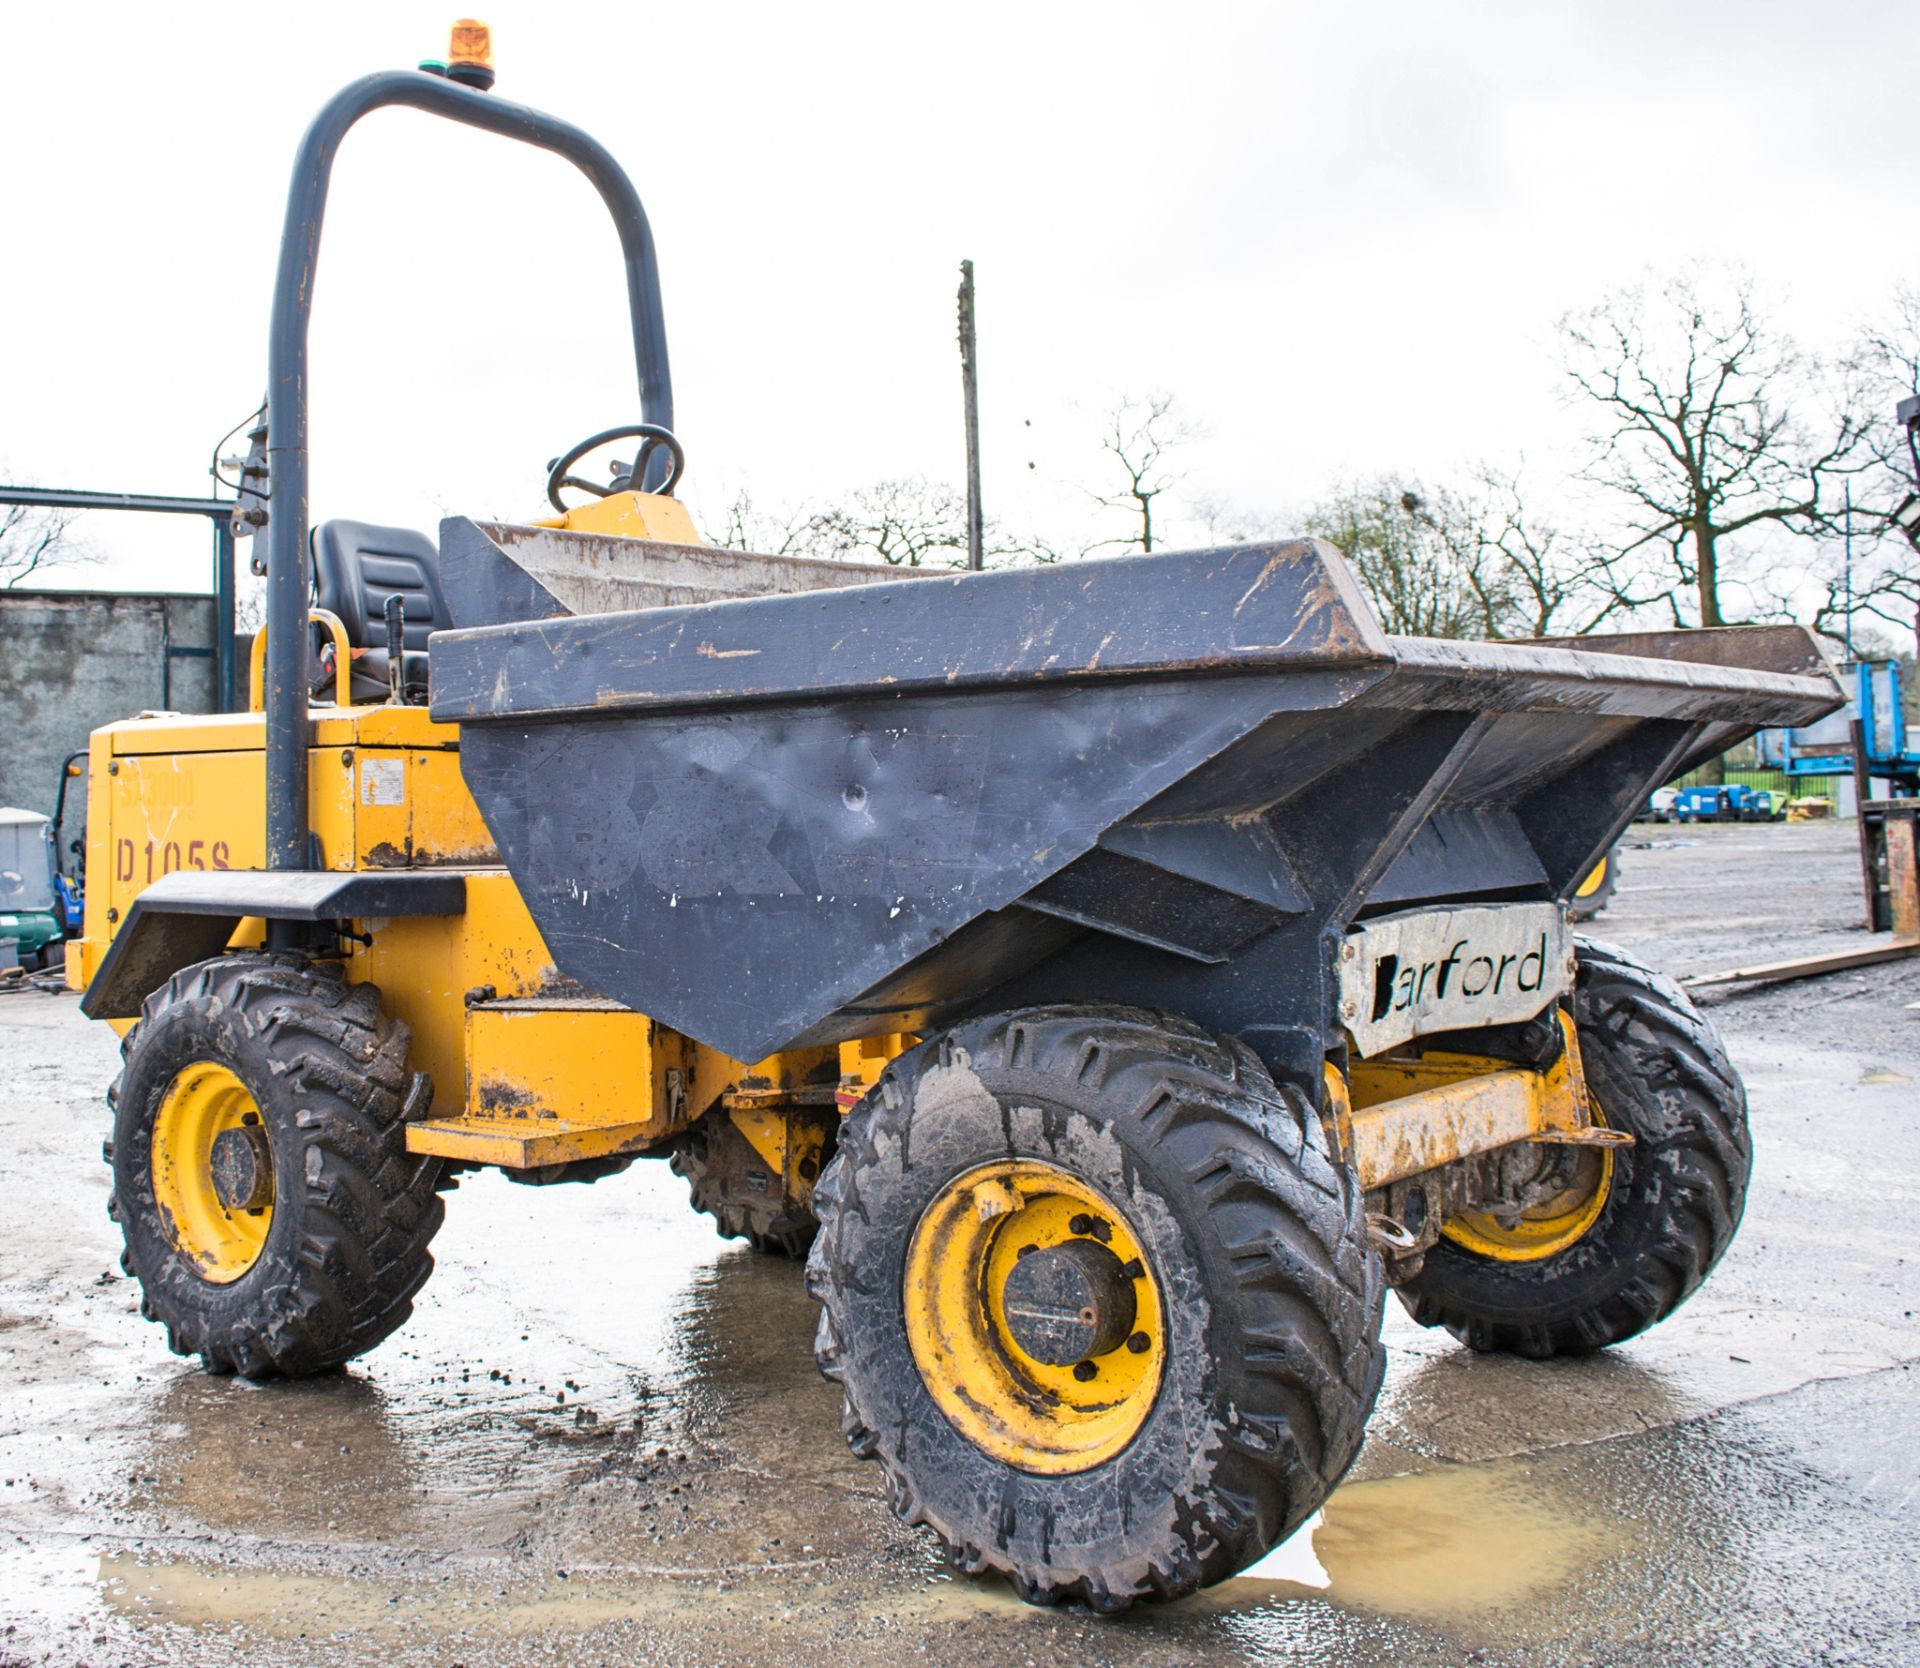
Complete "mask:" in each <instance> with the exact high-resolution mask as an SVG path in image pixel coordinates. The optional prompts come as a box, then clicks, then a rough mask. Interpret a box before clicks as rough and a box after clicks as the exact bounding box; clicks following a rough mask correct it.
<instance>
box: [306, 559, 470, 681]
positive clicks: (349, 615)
mask: <svg viewBox="0 0 1920 1668" xmlns="http://www.w3.org/2000/svg"><path fill="white" fill-rule="evenodd" d="M313 571H314V582H315V583H314V601H315V603H316V604H317V605H318V606H319V607H321V608H324V609H326V610H327V611H328V612H329V613H333V614H337V615H339V616H340V622H341V624H343V625H344V626H345V627H346V628H347V641H348V642H349V643H351V644H352V645H353V649H354V656H353V683H352V693H353V699H354V700H355V701H356V702H359V701H384V700H385V699H386V698H387V694H388V690H389V687H390V686H389V683H388V678H387V598H388V597H390V596H398V597H399V598H400V600H401V605H402V607H403V608H404V609H405V610H406V631H405V634H404V639H403V640H404V642H405V644H406V649H405V652H404V654H403V655H402V657H401V665H400V669H401V689H402V692H403V694H404V696H405V698H406V700H408V701H409V702H413V703H416V704H418V703H424V702H425V700H426V698H427V638H428V636H429V634H431V633H433V632H436V631H445V630H446V629H447V628H448V627H449V626H451V625H452V624H453V616H452V614H450V613H449V612H448V610H447V599H446V596H445V595H444V594H443V593H442V591H441V589H440V552H439V550H438V549H437V548H436V547H435V545H434V542H433V540H432V539H430V538H428V537H427V535H426V534H425V533H416V532H414V531H413V530H412V529H411V528H407V527H374V526H371V525H369V524H368V523H367V522H364V521H323V522H321V524H320V525H319V526H318V527H316V528H314V530H313ZM330 640H331V639H330V638H329V637H328V635H327V634H326V633H324V632H322V633H321V641H322V645H323V647H324V645H325V644H326V643H327V642H329V641H330ZM328 660H329V662H330V661H331V656H328ZM316 689H317V690H318V692H320V693H323V694H326V695H331V694H332V691H333V676H332V673H331V671H330V670H329V671H328V672H327V673H326V675H325V677H324V681H317V682H316Z"/></svg>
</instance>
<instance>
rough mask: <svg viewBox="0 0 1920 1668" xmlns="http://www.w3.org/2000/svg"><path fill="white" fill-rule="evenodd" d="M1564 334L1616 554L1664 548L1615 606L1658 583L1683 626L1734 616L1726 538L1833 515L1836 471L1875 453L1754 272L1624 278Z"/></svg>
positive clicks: (1590, 474) (1805, 527)
mask: <svg viewBox="0 0 1920 1668" xmlns="http://www.w3.org/2000/svg"><path fill="white" fill-rule="evenodd" d="M1561 331H1562V334H1563V336H1564V338H1565V353H1566V371H1567V375H1568V377H1569V378H1570V379H1571V381H1572V383H1573V386H1574V388H1575V390H1577V392H1578V394H1579V395H1580V396H1581V397H1582V398H1584V399H1586V400H1588V401H1591V402H1592V404H1593V407H1594V408H1595V416H1596V417H1597V418H1598V419H1599V422H1598V425H1597V427H1596V429H1595V431H1594V434H1593V436H1592V440H1593V445H1594V456H1593V459H1592V461H1591V463H1590V465H1589V467H1588V469H1587V471H1586V476H1587V479H1589V480H1591V481H1593V482H1595V483H1596V484H1598V485H1599V486H1601V487H1603V488H1606V489H1607V490H1608V491H1609V492H1611V493H1613V494H1615V495H1616V496H1617V497H1618V498H1619V499H1620V500H1621V501H1622V502H1623V503H1624V504H1625V506H1626V509H1627V522H1628V526H1629V528H1630V530H1631V531H1630V534H1629V536H1628V538H1627V539H1626V541H1625V542H1624V543H1623V544H1622V545H1621V547H1620V554H1621V555H1622V556H1623V557H1628V558H1634V557H1640V556H1648V555H1655V556H1657V557H1658V561H1657V562H1656V563H1654V564H1653V565H1652V570H1651V571H1652V577H1653V583H1652V586H1651V590H1650V592H1649V590H1648V589H1647V588H1646V587H1645V583H1644V582H1645V578H1646V570H1639V572H1638V574H1637V576H1638V577H1640V578H1641V579H1642V589H1641V590H1640V592H1639V594H1638V595H1636V594H1635V593H1634V592H1633V591H1632V590H1631V589H1628V590H1625V591H1623V592H1622V605H1623V606H1629V607H1630V606H1635V605H1637V603H1638V602H1641V601H1644V600H1646V599H1647V597H1648V595H1649V594H1651V596H1653V597H1654V598H1655V599H1656V600H1657V601H1658V603H1659V605H1660V606H1662V607H1663V608H1665V609H1666V610H1667V611H1669V612H1670V613H1671V615H1672V617H1673V621H1674V623H1675V624H1676V625H1695V624H1697V625H1703V626H1716V625H1722V624H1724V623H1726V618H1727V614H1726V607H1725V600H1724V599H1725V593H1726V589H1727V587H1728V586H1729V585H1731V584H1733V583H1736V582H1737V580H1738V575H1737V573H1735V572H1732V571H1730V570H1729V566H1728V563H1729V558H1730V557H1731V556H1732V555H1733V554H1734V550H1733V548H1732V547H1730V546H1729V545H1728V544H1727V542H1726V541H1728V540H1730V539H1733V538H1735V537H1736V536H1737V535H1740V534H1742V533H1761V532H1765V531H1768V530H1779V531H1785V532H1789V533H1794V534H1803V535H1805V534H1814V535H1817V534H1820V533H1822V532H1825V531H1826V530H1828V529H1829V528H1830V527H1831V524H1832V518H1833V514H1834V510H1835V505H1836V496H1837V492H1838V488H1839V485H1840V480H1841V477H1842V476H1844V475H1846V474H1848V473H1850V472H1852V471H1855V470H1857V469H1859V468H1861V467H1863V466H1864V464H1865V462H1866V459H1865V457H1864V455H1863V452H1862V447H1861V436H1860V431H1859V427H1858V424H1857V422H1856V420H1855V418H1854V417H1853V415H1852V413H1851V412H1850V411H1849V410H1847V409H1846V402H1845V401H1844V400H1841V401H1839V402H1837V409H1836V408H1833V407H1834V404H1835V402H1832V401H1830V399H1829V398H1828V397H1827V392H1826V390H1824V389H1823V388H1822V387H1821V377H1820V374H1819V371H1820V367H1819V366H1817V365H1816V364H1815V363H1814V362H1812V361H1811V360H1809V359H1808V357H1807V356H1806V355H1804V354H1802V353H1801V352H1800V350H1799V349H1798V348H1796V347H1795V345H1794V344H1793V342H1792V340H1791V339H1790V338H1788V337H1787V336H1785V335H1783V334H1781V333H1780V332H1778V331H1776V330H1774V329H1773V328H1772V327H1771V326H1770V325H1769V324H1768V323H1767V321H1766V320H1765V319H1764V318H1763V317H1762V316H1761V313H1760V310H1759V308H1758V306H1757V305H1756V303H1755V300H1754V296H1753V292H1752V288H1751V285H1750V284H1749V283H1748V282H1747V281H1746V280H1745V279H1740V278H1736V279H1732V280H1730V281H1729V282H1728V283H1727V284H1726V286H1725V288H1724V293H1716V294H1712V295H1709V294H1707V293H1705V292H1704V290H1703V286H1702V284H1701V283H1700V282H1699V281H1698V280H1697V279H1696V278H1695V277H1694V276H1692V275H1683V276H1681V277H1677V278H1673V279H1669V280H1668V281H1667V282H1666V283H1665V284H1664V285H1662V286H1660V288H1658V289H1657V290H1654V291H1649V290H1647V289H1646V288H1644V287H1634V288H1629V289H1624V290H1619V291H1616V292H1614V293H1613V294H1611V295H1609V296H1607V297H1605V298H1604V299H1602V300H1601V301H1600V302H1599V303H1598V304H1597V305H1596V306H1594V307H1593V308H1591V309H1590V310H1588V311H1587V312H1585V313H1583V314H1579V315H1577V316H1569V317H1567V318H1565V319H1563V320H1562V321H1561ZM1821 406H1828V407H1829V408H1830V409H1828V410H1824V411H1821V410H1817V409H1815V408H1818V407H1821ZM1808 411H1811V412H1813V414H1809V415H1803V414H1802V413H1803V412H1808ZM1635 571H1636V570H1635V568H1634V566H1633V564H1632V563H1629V564H1628V565H1627V567H1625V568H1622V569H1621V570H1620V573H1621V575H1622V576H1623V577H1624V576H1626V575H1628V574H1632V573H1635Z"/></svg>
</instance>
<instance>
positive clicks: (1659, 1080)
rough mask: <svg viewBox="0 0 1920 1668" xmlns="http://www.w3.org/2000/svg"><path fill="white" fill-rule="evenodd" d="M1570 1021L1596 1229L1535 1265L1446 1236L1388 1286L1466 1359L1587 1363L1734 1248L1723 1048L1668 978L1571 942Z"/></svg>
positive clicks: (1742, 1106)
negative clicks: (1613, 1139) (1606, 1159)
mask: <svg viewBox="0 0 1920 1668" xmlns="http://www.w3.org/2000/svg"><path fill="white" fill-rule="evenodd" d="M1575 951H1576V956H1577V960H1578V969H1579V971H1578V976H1577V979H1576V982H1575V989H1574V1004H1573V1005H1574V1020H1575V1026H1576V1029H1577V1032H1578V1035H1579V1041H1580V1056H1581V1061H1582V1064H1583V1066H1584V1067H1585V1070H1586V1077H1587V1087H1588V1090H1589V1092H1590V1093H1591V1094H1592V1096H1593V1099H1594V1103H1595V1105H1596V1107H1597V1109H1598V1111H1599V1114H1600V1117H1601V1119H1602V1120H1603V1121H1604V1122H1605V1123H1606V1124H1607V1125H1609V1126H1610V1127H1611V1128H1614V1129H1624V1130H1626V1131H1628V1132H1629V1133H1630V1134H1631V1135H1632V1136H1633V1137H1634V1145H1632V1146H1631V1147H1621V1148H1615V1149H1612V1169H1611V1183H1610V1185H1609V1188H1608V1195H1607V1199H1606V1203H1605V1205H1604V1206H1603V1207H1602V1208H1601V1211H1600V1213H1599V1216H1598V1217H1597V1218H1596V1219H1595V1221H1594V1223H1593V1225H1592V1226H1591V1227H1590V1228H1588V1229H1587V1231H1586V1232H1585V1233H1584V1234H1583V1235H1582V1236H1581V1237H1580V1238H1579V1239H1578V1240H1576V1241H1575V1242H1574V1243H1573V1244H1571V1245H1569V1246H1567V1247H1566V1249H1564V1250H1562V1251H1558V1252H1556V1253H1555V1254H1554V1255H1552V1256H1549V1257H1546V1258H1543V1259H1540V1260H1537V1261H1499V1260H1497V1259H1495V1258H1493V1257H1491V1256H1485V1255H1481V1254H1478V1253H1476V1252H1474V1251H1470V1250H1467V1249H1466V1248H1464V1247H1463V1246H1460V1245H1457V1244H1455V1243H1453V1242H1452V1241H1451V1240H1449V1239H1446V1238H1444V1237H1443V1238H1442V1239H1441V1240H1440V1242H1439V1243H1438V1244H1437V1245H1435V1246H1434V1247H1433V1249H1432V1250H1430V1251H1429V1252H1428V1253H1427V1256H1426V1261H1425V1264H1424V1266H1423V1267H1422V1268H1421V1271H1420V1272H1419V1273H1418V1274H1416V1275H1415V1276H1413V1277H1412V1278H1411V1279H1410V1280H1407V1281H1405V1282H1404V1283H1403V1284H1401V1285H1400V1286H1399V1287H1398V1288H1397V1289H1398V1291H1399V1295H1400V1300H1401V1302H1402V1303H1404V1304H1405V1305H1406V1307H1407V1310H1408V1312H1409V1313H1410V1314H1411V1315H1412V1316H1413V1318H1414V1319H1415V1320H1416V1321H1418V1322H1419V1323H1420V1324H1421V1325H1422V1326H1443V1327H1445V1328H1446V1329H1447V1330H1448V1331H1449V1332H1451V1333H1452V1334H1453V1335H1454V1336H1455V1337H1456V1338H1458V1339H1459V1340H1460V1341H1461V1342H1462V1343H1464V1344H1466V1345H1468V1346H1469V1347H1470V1348H1473V1349H1476V1350H1487V1351H1508V1352H1511V1353H1513V1354H1516V1355H1526V1356H1532V1357H1536V1358H1545V1357H1548V1356H1553V1355H1584V1354H1587V1353H1590V1352H1591V1351H1594V1350H1597V1349H1603V1348H1605V1347H1606V1346H1607V1345H1609V1344H1617V1343H1620V1342H1621V1341H1622V1340H1624V1339H1627V1338H1631V1337H1633V1336H1634V1335H1635V1334H1637V1333H1640V1332H1644V1331H1645V1330H1646V1329H1647V1328H1648V1327H1650V1326H1652V1325H1653V1324H1654V1323H1655V1322H1656V1321H1661V1320H1664V1319H1666V1317H1667V1316H1668V1315H1670V1314H1672V1313H1673V1312H1674V1310H1676V1309H1677V1308H1679V1307H1680V1305H1681V1304H1682V1303H1684V1302H1685V1301H1686V1300H1687V1298H1688V1297H1690V1296H1691V1295H1692V1294H1693V1293H1694V1292H1695V1291H1696V1290H1698V1289H1699V1287H1700V1284H1701V1282H1702V1281H1704V1280H1705V1279H1706V1277H1707V1275H1708V1273H1709V1272H1711V1270H1712V1268H1713V1266H1714V1264H1715V1263H1717V1262H1718V1261H1719V1260H1720V1258H1721V1257H1722V1256H1723V1255H1724V1254H1725V1252H1726V1249H1727V1247H1728V1246H1729V1245H1730V1244H1732V1243H1733V1236H1734V1232H1735V1230H1736V1229H1737V1228H1738V1227H1739V1225H1740V1214H1741V1211H1742V1210H1743V1209H1744V1207H1745V1204H1746V1196H1747V1179H1748V1176H1749V1174H1750V1173H1751V1170H1752V1165H1753V1148H1752V1142H1751V1140H1750V1138H1749V1135H1748V1132H1747V1098H1746V1090H1745V1089H1744V1088H1743V1087H1742V1085H1741V1082H1740V1077H1739V1074H1738V1073H1737V1072H1735V1071H1734V1069H1733V1066H1732V1064H1731V1062H1730V1061H1729V1060H1728V1059H1727V1054H1726V1050H1725V1048H1724V1047H1723V1046H1722V1044H1721V1042H1720V1039H1719V1037H1718V1035H1717V1034H1716V1033H1715V1031H1714V1029H1713V1027H1712V1026H1711V1025H1709V1024H1708V1023H1707V1021H1706V1020H1704V1019H1702V1018H1701V1017H1700V1014H1699V1012H1698V1011H1697V1010H1696V1009H1695V1008H1694V1006H1693V1004H1692V1003H1691V1002H1689V1001H1688V1000H1687V996H1686V993H1685V992H1684V991H1682V990H1681V989H1680V987H1679V986H1678V985H1676V984H1675V983H1674V982H1673V981H1672V980H1671V979H1669V978H1667V977H1666V975H1665V974H1662V973H1656V972H1654V971H1653V970H1652V969H1651V968H1648V967H1644V966H1642V965H1641V964H1640V963H1639V962H1637V961H1635V960H1634V959H1633V958H1632V957H1631V956H1629V955H1627V954H1626V952H1625V951H1623V950H1617V949H1615V948H1613V947H1612V946H1611V945H1607V944H1599V943H1595V942H1593V941H1592V940H1589V939H1577V940H1576V941H1575Z"/></svg>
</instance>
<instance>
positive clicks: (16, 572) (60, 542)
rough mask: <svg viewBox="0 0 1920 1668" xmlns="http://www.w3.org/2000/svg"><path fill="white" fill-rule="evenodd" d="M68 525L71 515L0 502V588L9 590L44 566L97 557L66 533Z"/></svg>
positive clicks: (42, 571)
mask: <svg viewBox="0 0 1920 1668" xmlns="http://www.w3.org/2000/svg"><path fill="white" fill-rule="evenodd" d="M72 526H73V517H72V516H71V515H70V514H66V513H64V512H62V511H59V510H36V509H29V508H28V507H27V506H26V505H24V504H6V505H0V590H11V589H12V588H13V587H14V586H16V585H19V584H20V583H21V582H22V581H24V580H26V579H27V578H29V577H30V576H32V575H34V574H38V573H44V572H45V571H46V570H47V569H48V568H56V567H72V566H75V565H76V564H78V563H82V562H91V561H95V560H97V558H96V557H95V555H94V554H93V552H92V551H90V550H88V549H87V548H86V547H85V546H84V545H81V544H78V543H76V542H75V541H74V540H73V539H71V538H69V537H68V534H69V532H70V530H71V529H72Z"/></svg>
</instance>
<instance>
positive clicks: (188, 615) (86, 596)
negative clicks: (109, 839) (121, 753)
mask: <svg viewBox="0 0 1920 1668" xmlns="http://www.w3.org/2000/svg"><path fill="white" fill-rule="evenodd" d="M169 644H171V646H172V648H173V649H174V651H175V653H174V654H172V655H169V654H168V653H167V648H168V646H169ZM183 649H194V650H200V651H203V652H201V653H199V654H197V655H184V654H181V653H179V652H178V651H180V650H183ZM212 649H213V598H212V597H205V596H172V595H160V596H129V595H125V594H122V593H118V592H109V591H8V590H0V805H23V806H25V807H26V808H27V809H29V810H33V811H41V812H44V813H46V814H47V815H48V816H51V815H52V814H53V798H54V794H55V793H56V792H57V791H58V789H59V785H60V777H59V772H60V761H61V760H62V759H63V758H65V757H66V755H67V754H69V753H71V752H74V751H75V750H77V749H79V748H82V747H85V746H86V745H87V735H88V732H89V731H91V730H93V729H94V728H95V727H96V726H98V725H101V724H108V723H111V722H113V720H115V719H117V718H131V717H132V716H133V715H134V714H135V713H137V712H142V711H146V710H149V709H160V708H171V709H172V710H173V711H175V712H211V711H213V710H214V678H213V655H212ZM79 786H80V784H78V783H76V784H75V787H76V788H77V787H79ZM69 799H70V803H69V806H68V813H67V815H68V827H69V830H70V832H71V833H76V834H77V833H78V832H79V829H80V826H81V816H82V814H83V813H84V810H85V803H84V800H83V801H82V802H81V804H79V805H77V806H76V805H74V804H72V803H71V795H70V796H69Z"/></svg>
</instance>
